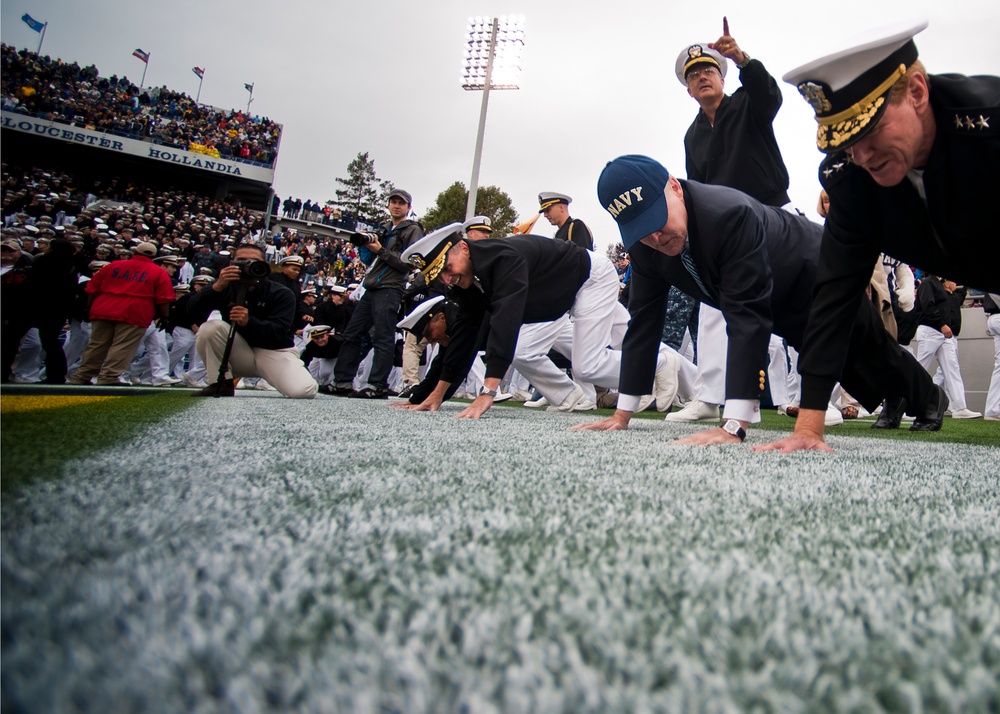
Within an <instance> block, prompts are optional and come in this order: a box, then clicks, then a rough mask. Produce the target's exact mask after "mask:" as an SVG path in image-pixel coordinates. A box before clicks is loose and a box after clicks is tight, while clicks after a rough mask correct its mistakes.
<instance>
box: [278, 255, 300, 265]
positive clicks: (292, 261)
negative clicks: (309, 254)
mask: <svg viewBox="0 0 1000 714" xmlns="http://www.w3.org/2000/svg"><path fill="white" fill-rule="evenodd" d="M305 264H306V261H305V260H303V259H302V256H301V255H286V256H285V257H284V258H282V259H281V260H279V261H278V265H281V266H285V265H297V266H299V267H300V268H301V267H302V266H303V265H305Z"/></svg>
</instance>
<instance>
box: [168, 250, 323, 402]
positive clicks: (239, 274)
mask: <svg viewBox="0 0 1000 714" xmlns="http://www.w3.org/2000/svg"><path fill="white" fill-rule="evenodd" d="M264 256H265V254H264V248H263V247H262V246H259V245H257V244H255V243H247V244H243V245H241V246H239V247H238V248H237V249H236V255H235V258H234V260H233V264H232V265H228V266H226V267H225V268H223V269H222V270H221V271H219V277H218V279H217V280H216V281H215V282H214V283H213V284H212V286H211V287H209V288H206V289H204V290H202V291H201V292H199V293H198V294H196V295H194V296H193V297H192V298H191V302H190V303H189V306H188V309H189V310H190V311H191V314H192V315H196V316H197V317H198V318H199V319H198V322H201V323H202V325H201V327H200V328H199V329H198V339H197V342H196V343H195V348H196V349H197V350H198V355H199V356H200V357H201V358H202V360H203V361H204V362H205V368H206V369H207V371H208V379H215V380H216V381H215V382H214V383H212V384H209V385H208V386H207V387H206V388H205V389H202V390H199V391H197V392H195V393H194V394H193V396H196V397H216V396H218V397H231V396H233V394H234V391H235V390H234V384H233V376H238V377H262V378H263V379H266V380H267V381H268V383H270V384H271V385H272V386H274V388H275V389H277V390H278V391H279V392H281V394H282V395H283V396H286V397H291V398H292V399H312V398H313V397H314V396H316V389H317V387H316V380H314V379H313V378H312V376H311V375H310V374H309V372H308V370H306V368H305V367H304V366H303V364H302V360H300V359H299V353H298V350H296V349H295V347H294V346H293V344H292V321H293V319H294V318H295V306H296V302H297V301H298V296H297V295H294V294H293V293H292V291H291V290H289V289H288V288H286V287H284V286H283V285H279V284H278V283H276V282H273V281H271V280H265V279H263V278H266V276H267V274H268V273H269V272H270V267H269V266H268V264H267V263H266V262H264ZM212 310H219V311H220V312H221V313H222V316H223V320H224V321H219V320H212V321H209V322H205V319H206V318H207V317H208V314H209V313H210V312H211V311H212ZM231 329H232V330H235V334H233V335H232V338H233V342H232V352H231V353H230V355H229V370H227V372H226V374H227V375H228V376H226V377H222V375H221V374H220V369H221V367H222V362H223V357H224V355H225V352H226V345H227V342H228V340H229V337H230V330H231Z"/></svg>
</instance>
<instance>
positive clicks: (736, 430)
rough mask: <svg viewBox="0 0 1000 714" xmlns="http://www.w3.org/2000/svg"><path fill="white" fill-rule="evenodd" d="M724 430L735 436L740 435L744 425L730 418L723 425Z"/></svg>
mask: <svg viewBox="0 0 1000 714" xmlns="http://www.w3.org/2000/svg"><path fill="white" fill-rule="evenodd" d="M722 430H723V431H725V432H726V433H727V434H732V435H733V436H739V435H740V432H741V431H742V430H743V427H741V426H740V423H739V422H738V421H734V420H732V419H730V420H729V421H727V422H726V423H725V424H723V425H722Z"/></svg>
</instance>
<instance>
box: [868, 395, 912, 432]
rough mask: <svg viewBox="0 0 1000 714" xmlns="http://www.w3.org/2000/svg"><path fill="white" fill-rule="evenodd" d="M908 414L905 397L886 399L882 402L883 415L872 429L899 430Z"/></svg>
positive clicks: (879, 416) (880, 415)
mask: <svg viewBox="0 0 1000 714" xmlns="http://www.w3.org/2000/svg"><path fill="white" fill-rule="evenodd" d="M905 413H906V399H905V398H903V397H886V399H885V401H884V402H882V413H881V414H879V415H878V419H876V420H875V423H874V424H872V429H898V428H899V423H900V422H901V421H903V415H904V414H905Z"/></svg>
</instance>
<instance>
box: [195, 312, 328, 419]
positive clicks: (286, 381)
mask: <svg viewBox="0 0 1000 714" xmlns="http://www.w3.org/2000/svg"><path fill="white" fill-rule="evenodd" d="M228 337H229V324H228V323H226V322H223V321H221V320H213V321H211V322H206V323H205V324H203V325H202V326H201V327H200V328H199V329H198V338H197V340H196V341H195V347H196V348H197V350H198V355H199V356H200V357H201V359H202V361H203V362H204V363H205V369H206V370H208V374H209V379H210V380H213V381H214V380H215V379H217V378H218V374H219V367H220V366H221V364H222V354H223V352H225V350H226V340H227V338H228ZM229 374H231V375H233V376H236V377H261V378H263V379H265V380H267V382H268V384H270V385H271V386H272V387H274V388H275V389H277V390H278V391H279V392H281V393H282V394H283V395H284V396H286V397H291V398H293V399H312V398H313V397H315V396H316V390H317V389H318V386H317V384H316V380H315V379H313V378H312V375H310V374H309V371H308V370H307V369H306V367H305V365H304V364H302V360H301V359H299V353H298V350H296V349H295V348H294V347H288V348H286V349H280V350H265V349H261V348H259V347H251V346H250V345H249V344H247V341H246V340H245V339H243V337H242V336H241V335H240V334H239V333H236V335H235V336H234V338H233V351H232V353H231V354H230V356H229Z"/></svg>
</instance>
